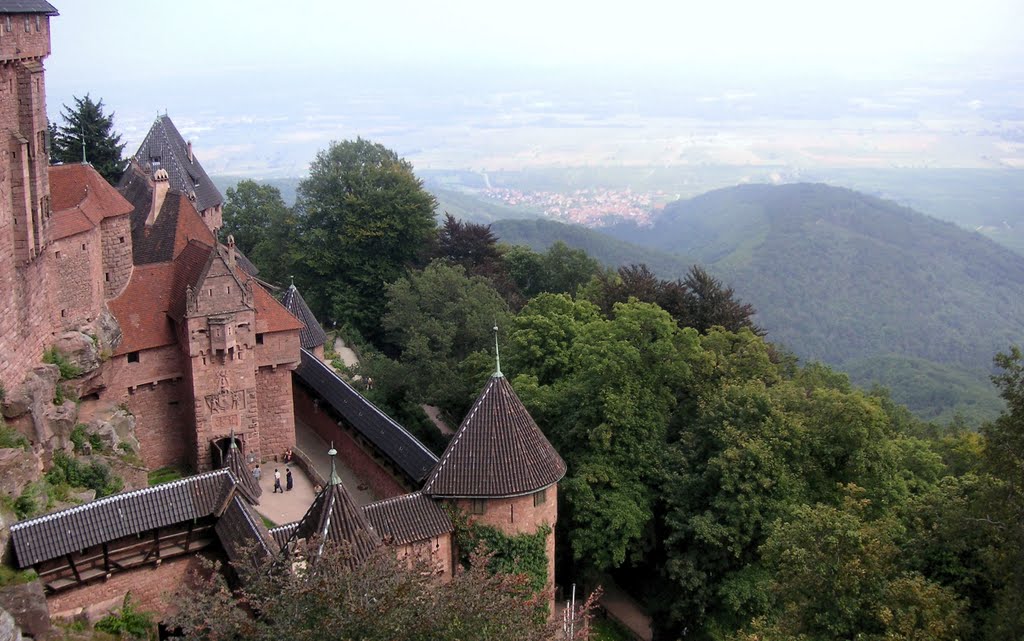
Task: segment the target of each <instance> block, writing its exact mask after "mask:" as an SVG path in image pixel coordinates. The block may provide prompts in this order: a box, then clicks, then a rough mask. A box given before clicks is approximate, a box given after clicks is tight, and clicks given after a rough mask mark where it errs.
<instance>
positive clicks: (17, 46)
mask: <svg viewBox="0 0 1024 641" xmlns="http://www.w3.org/2000/svg"><path fill="white" fill-rule="evenodd" d="M29 20H30V23H29V31H28V32H26V31H25V16H24V15H12V16H11V29H10V30H8V29H7V25H6V17H4V16H0V59H3V60H11V59H17V58H43V57H46V56H48V55H50V18H49V16H39V29H38V30H36V19H35V16H30V17H29Z"/></svg>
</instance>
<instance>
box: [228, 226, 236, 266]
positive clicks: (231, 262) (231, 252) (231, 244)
mask: <svg viewBox="0 0 1024 641" xmlns="http://www.w3.org/2000/svg"><path fill="white" fill-rule="evenodd" d="M228 267H230V268H231V269H234V268H235V237H234V236H233V235H231V234H228Z"/></svg>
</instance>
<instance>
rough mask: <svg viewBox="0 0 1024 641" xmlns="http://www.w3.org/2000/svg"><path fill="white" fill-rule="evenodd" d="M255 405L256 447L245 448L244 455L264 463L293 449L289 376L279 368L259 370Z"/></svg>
mask: <svg viewBox="0 0 1024 641" xmlns="http://www.w3.org/2000/svg"><path fill="white" fill-rule="evenodd" d="M256 395H257V396H258V397H259V399H260V403H259V420H260V430H259V436H260V438H259V443H258V447H256V448H254V447H253V446H252V445H250V444H247V446H248V447H247V452H252V453H255V454H256V457H257V459H259V460H264V459H269V458H272V457H273V456H275V455H280V454H283V453H284V451H285V450H286V449H290V448H293V447H295V407H294V405H292V373H291V371H289V370H287V369H285V368H283V367H279V368H277V369H273V368H270V367H261V368H260V369H259V371H258V372H257V373H256Z"/></svg>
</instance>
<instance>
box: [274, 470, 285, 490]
mask: <svg viewBox="0 0 1024 641" xmlns="http://www.w3.org/2000/svg"><path fill="white" fill-rule="evenodd" d="M278 492H280V493H281V494H284V490H282V489H281V470H278V469H275V470H274V492H273V493H274V494H277V493H278Z"/></svg>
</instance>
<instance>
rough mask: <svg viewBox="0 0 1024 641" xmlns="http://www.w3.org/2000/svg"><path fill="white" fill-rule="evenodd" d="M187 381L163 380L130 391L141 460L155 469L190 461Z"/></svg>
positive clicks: (130, 403)
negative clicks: (185, 396) (140, 447)
mask: <svg viewBox="0 0 1024 641" xmlns="http://www.w3.org/2000/svg"><path fill="white" fill-rule="evenodd" d="M187 387H188V384H187V383H185V382H182V381H181V380H177V381H164V382H162V383H158V384H156V385H145V386H143V387H139V388H136V389H135V390H134V391H132V392H130V393H129V395H128V409H129V410H131V412H132V414H134V415H135V434H136V436H137V437H138V439H139V444H140V445H141V446H142V460H143V461H144V462H145V463H146V467H148V468H150V469H155V468H158V467H163V466H165V465H175V464H181V463H185V462H188V461H189V458H188V452H189V446H190V444H191V443H192V442H193V438H192V437H191V435H190V432H191V431H192V428H191V421H190V420H189V410H190V407H189V403H188V401H187V400H185V398H183V396H184V395H186V394H187V393H188V390H187V389H186V388H187Z"/></svg>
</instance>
